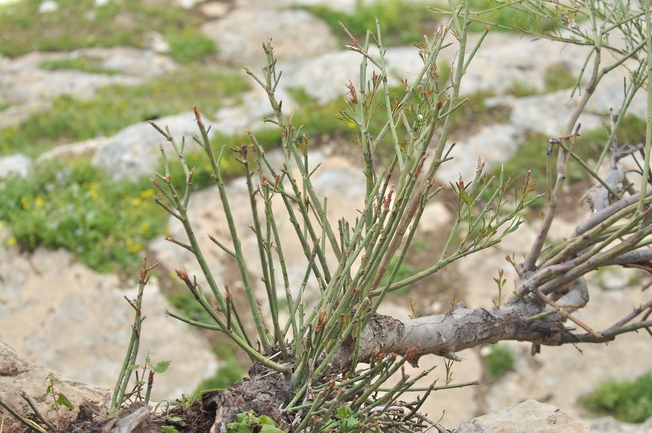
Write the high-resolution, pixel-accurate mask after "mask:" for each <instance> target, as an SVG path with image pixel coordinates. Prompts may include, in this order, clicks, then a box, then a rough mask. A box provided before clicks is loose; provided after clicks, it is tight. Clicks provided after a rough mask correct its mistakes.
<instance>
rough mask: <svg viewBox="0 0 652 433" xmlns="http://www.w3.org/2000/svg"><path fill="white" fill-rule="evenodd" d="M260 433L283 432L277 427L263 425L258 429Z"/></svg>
mask: <svg viewBox="0 0 652 433" xmlns="http://www.w3.org/2000/svg"><path fill="white" fill-rule="evenodd" d="M260 433H284V432H283V430H281V429H280V428H278V427H274V426H271V425H264V426H263V427H262V428H261V429H260Z"/></svg>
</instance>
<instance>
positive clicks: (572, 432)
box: [457, 400, 591, 433]
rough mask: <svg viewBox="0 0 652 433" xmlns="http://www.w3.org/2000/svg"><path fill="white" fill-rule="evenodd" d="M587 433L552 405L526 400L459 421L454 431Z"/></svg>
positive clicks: (584, 427)
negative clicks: (487, 413) (459, 423)
mask: <svg viewBox="0 0 652 433" xmlns="http://www.w3.org/2000/svg"><path fill="white" fill-rule="evenodd" d="M522 432H528V433H558V432H564V433H591V430H589V429H588V428H587V427H586V426H584V425H582V424H580V423H578V422H576V421H573V420H572V419H571V418H570V417H569V416H568V415H566V414H565V413H563V412H562V411H560V410H559V409H557V408H556V407H554V406H550V405H548V404H543V403H539V402H537V401H535V400H527V401H525V402H523V403H521V404H519V405H516V406H511V407H507V408H505V409H502V410H499V411H498V412H494V413H491V414H489V415H484V416H481V417H478V418H475V419H473V420H470V421H466V422H464V423H462V425H460V426H459V427H458V428H457V433H522Z"/></svg>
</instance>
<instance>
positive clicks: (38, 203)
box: [34, 197, 45, 207]
mask: <svg viewBox="0 0 652 433" xmlns="http://www.w3.org/2000/svg"><path fill="white" fill-rule="evenodd" d="M34 204H35V205H36V207H43V205H45V200H43V199H42V198H41V197H36V198H35V199H34Z"/></svg>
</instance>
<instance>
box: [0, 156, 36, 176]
mask: <svg viewBox="0 0 652 433" xmlns="http://www.w3.org/2000/svg"><path fill="white" fill-rule="evenodd" d="M33 169H34V163H33V162H32V159H31V158H30V157H28V156H27V155H23V154H22V153H18V154H15V155H11V156H5V157H3V158H0V179H3V178H6V177H9V176H11V175H18V176H20V177H27V175H28V174H29V173H30V172H31V171H32V170H33Z"/></svg>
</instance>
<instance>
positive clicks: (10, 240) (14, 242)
mask: <svg viewBox="0 0 652 433" xmlns="http://www.w3.org/2000/svg"><path fill="white" fill-rule="evenodd" d="M17 243H18V241H17V240H16V238H9V239H7V244H9V245H11V246H12V247H13V246H14V245H16V244H17Z"/></svg>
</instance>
